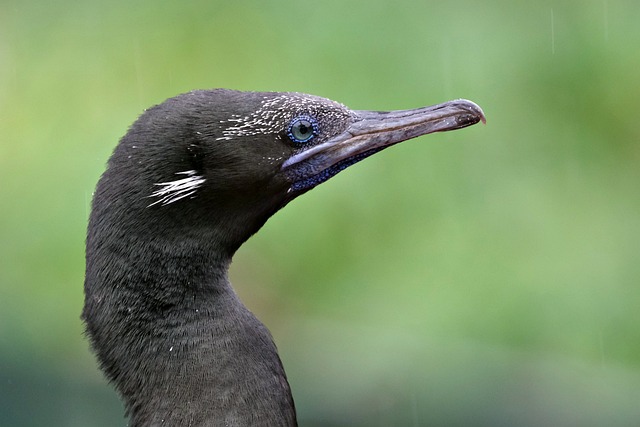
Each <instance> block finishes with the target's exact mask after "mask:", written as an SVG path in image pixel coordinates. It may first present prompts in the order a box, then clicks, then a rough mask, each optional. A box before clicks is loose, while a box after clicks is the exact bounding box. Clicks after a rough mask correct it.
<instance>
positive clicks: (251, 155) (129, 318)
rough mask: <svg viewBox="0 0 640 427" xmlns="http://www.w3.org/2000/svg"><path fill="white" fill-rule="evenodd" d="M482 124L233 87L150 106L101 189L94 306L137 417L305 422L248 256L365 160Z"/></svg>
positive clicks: (91, 284) (106, 358) (166, 421)
mask: <svg viewBox="0 0 640 427" xmlns="http://www.w3.org/2000/svg"><path fill="white" fill-rule="evenodd" d="M480 121H482V122H485V116H484V113H483V111H482V109H481V108H480V107H479V106H478V105H477V104H475V103H473V102H471V101H468V100H464V99H458V100H453V101H449V102H445V103H442V104H438V105H433V106H429V107H421V108H415V109H408V110H396V111H365V110H351V109H349V108H347V107H346V106H344V105H343V104H340V103H338V102H335V101H332V100H329V99H326V98H322V97H318V96H313V95H307V94H302V93H297V92H243V91H236V90H229V89H207V90H194V91H191V92H187V93H183V94H181V95H178V96H175V97H173V98H169V99H167V100H166V101H164V102H162V103H160V104H158V105H156V106H153V107H151V108H149V109H147V110H145V111H144V112H143V113H142V114H141V115H140V116H139V117H138V119H137V120H136V121H135V122H134V123H133V124H132V125H131V126H130V128H129V129H128V131H127V132H126V134H125V135H124V136H123V137H122V138H121V139H120V141H119V143H118V144H117V145H116V147H115V149H114V151H113V154H112V155H111V157H110V159H109V161H108V164H107V167H106V170H105V171H104V173H103V174H102V176H101V177H100V179H99V181H98V183H97V186H96V189H95V192H94V194H93V199H92V205H91V213H90V216H89V222H88V227H87V237H86V252H85V260H86V270H85V281H84V292H85V299H84V307H83V310H82V315H81V318H82V320H83V321H84V324H85V330H86V335H87V336H88V339H89V341H90V345H91V348H92V351H93V352H94V354H95V355H96V357H97V359H98V362H99V365H100V368H101V369H102V371H103V373H104V374H105V376H106V377H107V379H108V380H109V382H110V383H111V384H112V385H113V386H114V387H115V388H116V390H117V391H118V392H119V394H120V397H121V398H122V400H123V402H124V406H125V411H126V414H125V415H126V416H127V417H128V418H129V423H130V424H129V425H130V426H133V427H143V426H161V425H166V426H192V427H197V426H198V427H200V426H207V427H208V426H296V425H297V417H296V411H295V405H294V401H293V398H292V393H291V389H290V386H289V382H288V380H287V376H286V374H285V370H284V368H283V365H282V362H281V360H280V358H279V355H278V351H277V348H276V345H275V344H274V340H273V338H272V336H271V334H270V332H269V330H268V329H267V328H266V327H265V326H264V325H263V324H262V323H261V322H260V321H259V320H258V319H257V318H256V317H255V316H254V315H253V314H252V313H251V311H250V310H249V309H248V308H247V307H246V306H245V305H244V304H243V303H242V302H241V300H240V299H239V297H238V296H237V295H236V293H235V291H234V289H233V287H232V285H231V283H230V281H229V278H228V269H229V266H230V263H231V260H232V258H233V255H234V253H235V252H236V251H237V250H238V248H239V247H240V246H241V245H242V244H243V243H244V242H245V241H246V240H247V239H249V237H251V236H252V235H253V234H254V233H256V232H257V231H258V230H259V229H260V228H261V227H262V225H263V224H264V223H265V222H266V221H267V219H268V218H269V217H271V216H272V215H273V214H274V213H276V212H277V211H278V210H280V209H282V208H283V207H284V206H285V205H287V204H288V203H289V202H290V201H292V200H293V199H295V198H297V197H298V196H300V195H302V194H304V193H306V192H307V191H309V190H311V189H312V188H314V187H316V186H317V185H319V184H321V183H323V182H325V181H327V180H328V179H330V178H332V177H333V176H335V175H336V174H338V173H339V172H341V171H343V170H344V169H346V168H348V167H349V166H351V165H353V164H355V163H357V162H359V161H361V160H363V159H365V158H367V157H369V156H371V155H373V154H375V153H377V152H379V151H381V150H383V149H385V148H388V147H390V146H392V145H394V144H397V143H399V142H402V141H405V140H407V139H411V138H415V137H418V136H421V135H425V134H429V133H433V132H441V131H449V130H454V129H460V128H464V127H467V126H471V125H473V124H476V123H478V122H480Z"/></svg>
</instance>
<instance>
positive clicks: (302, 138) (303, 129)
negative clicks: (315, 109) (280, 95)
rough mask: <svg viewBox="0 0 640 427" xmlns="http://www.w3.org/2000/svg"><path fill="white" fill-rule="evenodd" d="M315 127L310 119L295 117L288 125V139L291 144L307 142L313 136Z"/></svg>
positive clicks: (313, 121)
mask: <svg viewBox="0 0 640 427" xmlns="http://www.w3.org/2000/svg"><path fill="white" fill-rule="evenodd" d="M316 126H317V125H315V120H314V119H312V118H311V117H308V116H302V117H296V118H295V119H293V120H292V121H291V124H290V125H289V138H291V140H292V141H293V142H308V141H310V140H311V139H312V138H313V137H314V136H315V134H316Z"/></svg>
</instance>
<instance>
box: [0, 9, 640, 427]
mask: <svg viewBox="0 0 640 427" xmlns="http://www.w3.org/2000/svg"><path fill="white" fill-rule="evenodd" d="M638 22H640V3H639V2H637V1H634V0H626V1H625V0H620V1H615V0H586V1H564V2H560V1H542V2H528V3H519V2H509V1H505V0H493V1H483V2H476V1H471V0H462V1H458V2H454V3H452V2H442V1H441V2H433V1H424V2H416V1H405V0H400V1H393V2H391V1H378V0H367V1H352V2H345V1H336V0H330V1H326V2H316V1H308V0H304V1H291V0H289V1H273V2H260V1H237V2H228V1H225V2H220V1H206V2H205V1H193V2H167V1H160V2H158V1H156V2H152V1H136V2H129V1H127V2H125V1H120V0H116V1H111V2H97V1H74V0H60V1H56V2H44V1H31V2H28V1H23V0H4V1H2V2H0V201H1V203H2V208H1V209H0V243H1V245H0V425H2V426H45V425H46V426H96V427H101V426H114V425H122V426H124V425H126V421H125V419H124V418H123V415H122V408H121V405H120V403H119V401H118V399H117V396H116V395H115V393H114V392H113V391H112V389H111V388H110V387H109V385H107V384H106V382H105V381H104V379H103V378H102V376H101V375H100V373H99V372H98V371H97V368H96V363H95V361H94V359H93V357H92V355H91V353H90V352H89V350H88V348H87V343H86V340H85V339H84V338H83V336H82V325H81V323H80V320H79V314H80V310H81V306H82V299H83V296H82V282H83V273H84V271H83V269H84V259H83V250H84V248H83V243H84V232H85V226H86V220H87V217H88V207H89V203H90V199H91V194H92V191H93V188H94V186H95V183H96V181H97V179H98V177H99V175H100V173H101V172H102V170H103V168H104V165H105V162H106V160H107V158H108V156H109V155H110V153H111V151H112V149H113V147H114V146H115V144H116V142H117V140H118V138H119V137H120V136H122V135H123V134H124V133H125V132H126V129H127V126H128V125H129V124H130V123H131V122H132V121H133V120H134V119H135V118H136V116H137V115H138V114H139V113H140V112H141V111H142V110H143V109H144V108H146V107H148V106H150V105H153V104H156V103H159V102H161V101H163V100H164V99H165V98H167V97H170V96H173V95H175V94H178V93H181V92H185V91H188V90H191V89H194V88H211V87H228V88H235V89H243V90H286V91H300V92H309V93H313V94H316V95H321V96H325V97H329V98H332V99H336V100H338V101H341V102H343V103H345V104H346V105H348V106H350V107H352V108H355V109H381V110H384V109H399V108H412V107H417V106H421V105H426V104H433V103H439V102H442V101H445V100H448V99H452V98H459V97H464V98H469V99H472V100H474V101H476V102H478V103H479V104H480V105H481V106H482V107H483V108H484V109H485V112H486V115H487V119H488V123H487V125H486V126H480V125H478V126H474V127H472V128H469V129H464V130H461V131H456V132H453V133H447V134H438V135H431V136H427V137H423V138H420V139H418V140H415V141H411V142H407V143H405V144H401V145H400V146H398V147H395V148H393V149H391V150H388V151H385V152H384V153H381V154H379V155H377V156H374V157H373V158H371V159H368V160H367V161H365V162H363V163H361V164H358V165H357V166H354V167H353V168H351V169H349V170H347V171H345V172H344V173H342V174H340V175H339V176H337V177H336V178H334V179H333V180H331V181H330V182H328V183H326V184H323V185H322V186H320V187H319V188H317V189H316V190H314V191H312V192H311V193H309V194H307V195H305V196H304V197H302V198H300V199H299V200H296V201H295V202H293V203H292V204H291V205H289V206H288V207H287V208H286V209H285V210H283V211H282V212H280V213H278V214H277V215H276V216H275V217H274V218H272V219H271V220H270V221H269V222H268V223H267V225H266V226H265V227H264V229H263V230H262V231H261V232H260V233H259V234H258V235H257V236H255V237H254V238H252V239H251V240H250V241H249V242H247V244H246V245H245V246H244V247H243V248H241V250H240V251H239V253H238V254H237V256H236V259H235V261H234V265H233V268H232V272H231V274H232V281H233V282H234V284H235V285H236V287H237V289H238V292H239V293H240V295H241V297H242V298H243V300H244V301H245V302H246V304H247V305H248V306H249V307H250V308H251V309H252V310H253V311H254V312H255V313H256V314H257V315H258V317H260V318H261V319H262V320H263V321H264V322H265V323H266V324H267V326H269V328H270V329H271V331H272V332H273V335H274V337H275V339H276V342H277V343H278V346H279V348H280V350H281V355H282V358H283V361H284V364H285V366H286V368H287V370H288V373H289V377H290V381H291V384H292V387H293V391H294V395H295V397H296V402H297V407H298V410H299V414H300V421H301V424H302V425H306V426H402V425H411V426H426V425H443V426H452V425H466V426H470V425H487V426H489V425H491V426H496V425H518V426H539V425H553V426H569V425H580V426H601V425H607V426H635V425H638V423H639V422H640V409H639V408H640V405H639V403H640V314H639V313H640V191H639V190H640V127H639V126H638V118H637V116H638V112H637V110H638V109H637V105H638V99H640V78H639V76H640V48H639V47H640V26H639V25H638Z"/></svg>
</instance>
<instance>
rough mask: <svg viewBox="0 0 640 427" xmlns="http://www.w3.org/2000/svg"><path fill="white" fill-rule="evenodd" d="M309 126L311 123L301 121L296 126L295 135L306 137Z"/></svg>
mask: <svg viewBox="0 0 640 427" xmlns="http://www.w3.org/2000/svg"><path fill="white" fill-rule="evenodd" d="M310 126H311V123H309V122H307V121H301V122H300V123H298V125H297V126H296V129H295V131H296V133H298V134H299V135H306V134H307V133H308V132H309V127H310Z"/></svg>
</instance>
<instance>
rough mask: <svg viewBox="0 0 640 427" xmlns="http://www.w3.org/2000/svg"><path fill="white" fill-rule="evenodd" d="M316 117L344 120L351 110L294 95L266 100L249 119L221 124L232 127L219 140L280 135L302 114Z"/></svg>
mask: <svg viewBox="0 0 640 427" xmlns="http://www.w3.org/2000/svg"><path fill="white" fill-rule="evenodd" d="M302 113H304V114H312V115H315V116H316V118H317V119H319V120H320V119H322V118H323V117H324V118H325V119H330V118H331V116H334V118H336V119H338V118H344V117H346V116H349V114H350V112H349V110H348V109H347V108H346V107H345V106H344V105H342V104H339V103H337V102H335V101H331V100H328V99H324V98H320V97H316V96H310V95H304V94H299V93H290V94H285V95H279V96H276V97H273V98H272V97H266V96H265V97H264V101H262V104H261V105H260V108H258V109H257V110H256V111H255V112H253V113H251V114H250V115H249V116H244V117H242V116H239V115H235V114H234V115H232V116H231V117H230V118H228V119H227V120H222V121H220V123H222V124H225V123H228V124H229V125H230V126H229V127H227V128H225V129H223V131H222V136H221V137H218V138H216V140H229V139H233V138H234V137H239V136H253V135H267V134H278V133H281V132H284V131H285V127H286V125H287V123H288V122H289V120H291V119H292V118H293V117H295V116H296V115H298V114H302Z"/></svg>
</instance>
